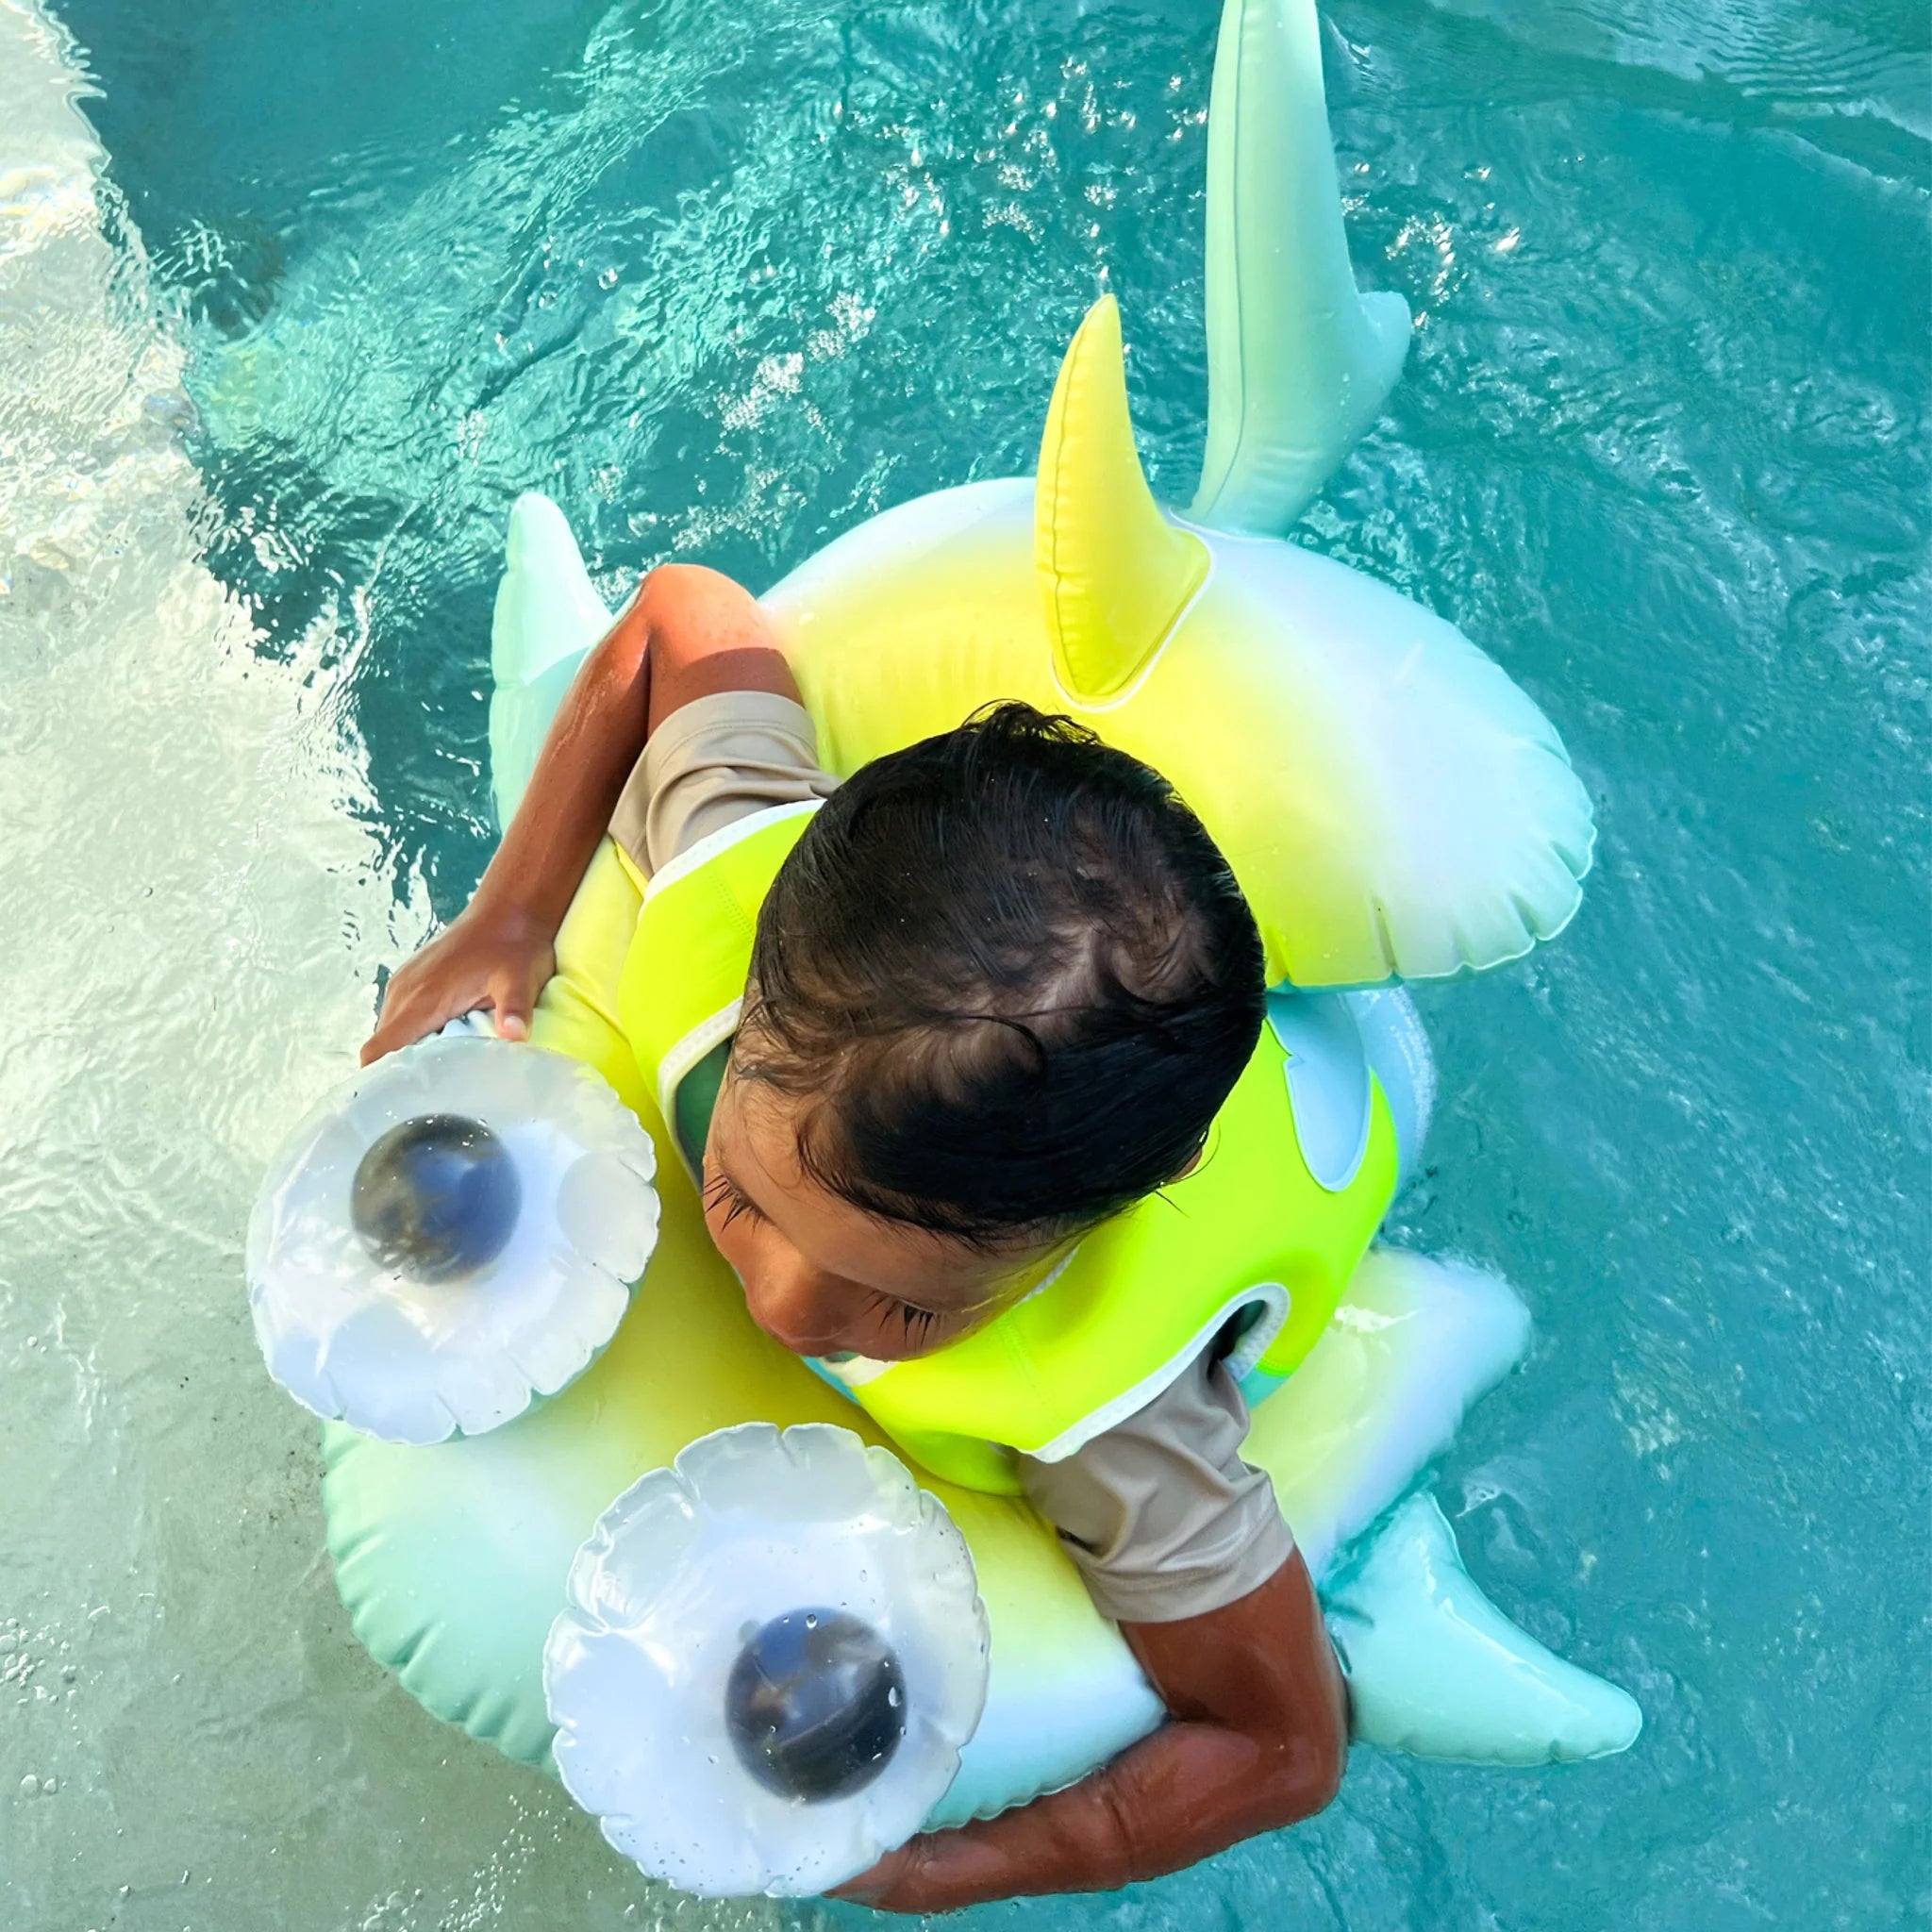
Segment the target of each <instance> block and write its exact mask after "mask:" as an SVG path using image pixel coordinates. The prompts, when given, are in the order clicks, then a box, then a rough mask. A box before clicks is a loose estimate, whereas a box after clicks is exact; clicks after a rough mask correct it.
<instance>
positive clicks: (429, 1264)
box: [349, 1113, 523, 1282]
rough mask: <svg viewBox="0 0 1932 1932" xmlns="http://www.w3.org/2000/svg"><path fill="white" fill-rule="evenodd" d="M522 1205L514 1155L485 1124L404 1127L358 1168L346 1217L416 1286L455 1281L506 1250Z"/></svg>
mask: <svg viewBox="0 0 1932 1932" xmlns="http://www.w3.org/2000/svg"><path fill="white" fill-rule="evenodd" d="M522 1205H523V1187H522V1185H521V1183H520V1182H519V1181H518V1179H517V1167H516V1162H515V1161H514V1160H512V1159H511V1158H510V1154H509V1149H508V1148H507V1147H506V1146H505V1145H504V1144H503V1142H502V1141H500V1140H498V1139H497V1137H496V1136H495V1135H494V1134H493V1133H491V1130H490V1129H489V1128H488V1127H486V1126H485V1125H484V1124H483V1123H482V1122H481V1121H473V1120H465V1119H464V1118H463V1117H462V1116H461V1115H460V1114H452V1113H430V1114H422V1115H419V1116H418V1117H417V1118H416V1119H415V1120H409V1121H404V1122H403V1123H402V1124H400V1125H398V1126H393V1127H391V1129H390V1130H389V1132H388V1133H386V1134H385V1135H383V1137H382V1138H381V1139H380V1140H379V1141H376V1142H375V1145H374V1146H373V1147H371V1148H370V1150H369V1151H368V1153H366V1154H365V1155H364V1156H363V1157H362V1159H361V1161H360V1163H359V1164H358V1167H357V1169H356V1180H355V1184H354V1186H353V1187H352V1188H351V1190H350V1194H349V1215H350V1219H351V1220H352V1221H353V1222H354V1223H355V1227H356V1232H357V1233H358V1235H360V1236H361V1237H362V1244H363V1246H365V1247H366V1248H367V1249H368V1250H369V1252H370V1253H371V1254H372V1255H373V1256H374V1257H375V1259H376V1260H377V1262H379V1263H380V1264H381V1265H382V1266H383V1267H385V1268H393V1269H395V1270H396V1271H397V1273H399V1274H407V1275H408V1277H409V1278H410V1280H412V1281H420V1282H445V1281H459V1280H460V1279H461V1278H462V1277H463V1276H464V1275H466V1274H475V1272H476V1271H477V1269H479V1268H483V1267H487V1266H488V1265H489V1264H490V1263H491V1261H493V1260H495V1258H496V1257H497V1256H499V1255H500V1254H502V1253H503V1251H504V1248H505V1247H506V1246H507V1245H508V1241H509V1238H510V1235H511V1233H512V1232H513V1231H514V1230H515V1227H516V1224H517V1210H518V1208H520V1207H521V1206H522Z"/></svg>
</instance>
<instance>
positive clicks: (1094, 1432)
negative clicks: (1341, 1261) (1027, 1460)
mask: <svg viewBox="0 0 1932 1932" xmlns="http://www.w3.org/2000/svg"><path fill="white" fill-rule="evenodd" d="M1292 1300H1293V1297H1292V1296H1291V1295H1290V1293H1289V1291H1288V1290H1287V1289H1286V1288H1285V1287H1283V1286H1282V1284H1281V1283H1280V1282H1278V1281H1257V1282H1256V1283H1255V1285H1254V1286H1253V1287H1252V1288H1244V1289H1243V1290H1242V1291H1241V1293H1240V1294H1238V1295H1235V1296H1233V1297H1232V1298H1231V1299H1230V1300H1228V1301H1227V1302H1225V1303H1224V1305H1223V1306H1222V1308H1221V1310H1220V1312H1219V1313H1218V1314H1215V1315H1212V1316H1210V1317H1209V1318H1208V1321H1207V1322H1206V1323H1204V1324H1202V1326H1201V1328H1200V1330H1199V1331H1198V1332H1197V1333H1196V1335H1195V1336H1194V1339H1193V1340H1192V1341H1190V1342H1189V1343H1188V1345H1187V1346H1186V1347H1185V1348H1183V1349H1182V1350H1181V1351H1180V1353H1179V1354H1178V1355H1176V1356H1174V1357H1173V1358H1172V1359H1171V1360H1169V1361H1167V1362H1164V1363H1163V1364H1162V1365H1161V1366H1160V1367H1159V1368H1158V1369H1156V1370H1155V1371H1154V1373H1153V1374H1151V1375H1143V1376H1141V1379H1140V1380H1139V1381H1138V1382H1136V1383H1135V1384H1134V1386H1133V1387H1132V1388H1131V1389H1125V1390H1123V1391H1121V1393H1120V1394H1118V1395H1116V1396H1115V1397H1114V1398H1113V1400H1112V1401H1111V1402H1108V1403H1103V1404H1102V1405H1101V1407H1098V1408H1096V1409H1095V1410H1094V1411H1093V1413H1092V1414H1091V1415H1089V1416H1083V1417H1082V1418H1081V1419H1080V1420H1079V1421H1078V1422H1076V1423H1075V1424H1073V1426H1072V1427H1071V1428H1065V1429H1062V1430H1061V1431H1060V1432H1059V1434H1058V1436H1056V1437H1055V1438H1054V1439H1053V1441H1051V1442H1048V1443H1046V1444H1045V1445H1044V1446H1043V1447H1041V1448H1039V1449H1028V1450H1026V1451H1025V1452H1024V1453H1025V1454H1026V1455H1028V1456H1030V1457H1032V1458H1033V1459H1034V1461H1036V1462H1064V1461H1065V1460H1066V1459H1067V1457H1069V1456H1072V1455H1074V1454H1075V1453H1076V1452H1077V1451H1079V1450H1081V1449H1084V1448H1085V1447H1086V1446H1087V1444H1088V1443H1089V1442H1091V1441H1092V1440H1093V1439H1094V1437H1096V1436H1104V1435H1105V1434H1106V1433H1107V1432H1108V1429H1110V1428H1112V1427H1113V1426H1114V1425H1115V1424H1118V1423H1124V1422H1125V1421H1126V1419H1127V1418H1128V1417H1129V1416H1130V1415H1139V1414H1140V1412H1141V1410H1142V1409H1143V1408H1145V1407H1147V1405H1148V1404H1149V1403H1150V1402H1152V1401H1153V1400H1154V1398H1155V1397H1156V1396H1157V1395H1163V1394H1165V1393H1166V1392H1167V1391H1168V1390H1169V1389H1171V1388H1172V1387H1173V1386H1174V1383H1176V1382H1177V1381H1179V1380H1180V1378H1181V1376H1182V1375H1183V1374H1185V1373H1186V1371H1187V1368H1188V1365H1189V1364H1190V1363H1191V1362H1192V1361H1194V1360H1195V1359H1196V1358H1197V1357H1199V1355H1200V1353H1201V1351H1202V1350H1203V1349H1205V1348H1207V1347H1208V1345H1209V1344H1210V1343H1211V1342H1212V1341H1213V1340H1214V1338H1215V1337H1216V1336H1217V1335H1219V1334H1220V1333H1221V1331H1222V1330H1223V1329H1224V1327H1226V1326H1227V1324H1228V1323H1229V1322H1231V1321H1232V1320H1233V1319H1234V1318H1235V1316H1237V1315H1238V1314H1240V1313H1241V1310H1242V1309H1243V1308H1249V1307H1255V1306H1256V1305H1257V1303H1258V1304H1259V1305H1260V1307H1262V1308H1263V1309H1264V1310H1266V1312H1265V1313H1264V1314H1263V1315H1262V1317H1261V1319H1260V1320H1259V1321H1258V1322H1257V1323H1256V1324H1254V1325H1253V1326H1252V1327H1251V1328H1250V1329H1249V1330H1248V1332H1247V1333H1246V1334H1245V1335H1243V1336H1242V1337H1241V1341H1239V1342H1238V1343H1237V1344H1236V1346H1235V1349H1234V1352H1233V1354H1231V1355H1230V1356H1229V1357H1228V1358H1227V1372H1228V1374H1230V1375H1232V1376H1233V1377H1234V1378H1235V1380H1236V1381H1237V1382H1239V1381H1240V1380H1241V1377H1242V1376H1243V1375H1245V1374H1247V1373H1248V1371H1249V1370H1250V1369H1252V1368H1253V1367H1254V1366H1255V1364H1256V1363H1257V1361H1259V1360H1260V1359H1261V1357H1263V1356H1264V1355H1266V1354H1267V1353H1268V1349H1269V1346H1270V1344H1271V1343H1272V1342H1273V1341H1274V1338H1275V1337H1276V1336H1277V1335H1279V1334H1280V1333H1281V1331H1282V1329H1283V1328H1284V1327H1285V1326H1286V1325H1287V1324H1288V1313H1289V1308H1290V1306H1291V1302H1292Z"/></svg>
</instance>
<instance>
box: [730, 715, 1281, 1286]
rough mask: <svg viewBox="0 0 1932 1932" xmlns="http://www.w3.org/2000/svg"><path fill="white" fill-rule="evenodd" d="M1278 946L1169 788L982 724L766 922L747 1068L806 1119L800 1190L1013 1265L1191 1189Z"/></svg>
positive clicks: (797, 851)
mask: <svg viewBox="0 0 1932 1932" xmlns="http://www.w3.org/2000/svg"><path fill="white" fill-rule="evenodd" d="M1264 978H1265V974H1264V971H1263V966H1262V954H1261V941H1260V936H1259V934H1258V933H1257V930H1256V927H1255V921H1254V916H1253V914H1252V913H1251V912H1250V911H1249V910H1248V906H1247V902H1246V900H1245V899H1243V898H1242V896H1241V889H1240V888H1239V887H1238V886H1237V885H1236V883H1235V879H1234V874H1233V873H1232V872H1230V871H1229V869H1228V865H1227V861H1226V860H1225V859H1224V858H1223V857H1222V856H1221V853H1220V851H1219V850H1218V849H1217V847H1216V846H1215V844H1214V841H1212V840H1211V839H1210V838H1209V837H1208V833H1207V831H1206V830H1205V829H1204V828H1203V826H1202V824H1201V822H1200V820H1199V819H1197V818H1196V817H1195V816H1194V815H1193V813H1192V812H1191V811H1190V810H1189V809H1188V808H1187V807H1186V806H1185V805H1184V804H1183V803H1182V802H1181V800H1180V799H1179V798H1178V797H1177V796H1176V795H1175V793H1174V789H1173V787H1172V786H1170V785H1169V784H1168V783H1167V781H1166V780H1165V779H1164V778H1162V777H1161V776H1160V775H1159V774H1158V773H1157V772H1154V771H1152V770H1150V769H1149V768H1148V767H1147V766H1145V765H1143V764H1141V762H1140V761H1139V760H1138V759H1136V758H1129V757H1128V756H1127V755H1126V754H1125V753H1124V752H1121V751H1116V750H1114V749H1113V748H1112V747H1111V746H1109V745H1106V744H1103V743H1102V742H1101V741H1100V740H1099V739H1097V738H1096V737H1094V735H1093V734H1092V733H1091V731H1088V730H1086V729H1084V728H1083V727H1082V726H1080V725H1078V724H1074V722H1073V721H1072V720H1070V719H1066V718H1053V717H1047V716H1045V715H1043V714H1042V713H1041V712H1039V711H1036V710H1035V709H1033V708H1032V707H1031V706H1029V705H1020V704H1007V705H1000V706H997V707H995V708H991V709H989V710H986V711H984V712H982V713H980V714H978V715H976V716H975V717H974V718H972V719H971V720H969V721H968V722H967V723H966V724H962V725H961V726H960V727H959V728H958V730H956V731H947V732H942V733H941V735H940V736H938V737H936V738H928V739H925V740H923V741H921V742H920V743H917V744H913V745H909V746H908V747H907V748H906V749H905V750H904V751H899V752H893V753H891V755H889V756H888V757H885V758H879V759H877V760H876V761H874V763H872V764H870V765H867V766H865V767H864V768H863V769H862V770H860V771H859V772H858V773H857V774H855V775H854V776H853V777H852V778H850V779H849V780H847V782H846V783H845V784H844V785H843V786H842V787H841V789H840V790H839V791H836V792H835V793H834V794H833V795H832V797H831V798H830V800H829V801H827V803H826V804H825V805H824V807H823V808H821V809H820V810H819V812H818V813H817V815H816V816H815V817H814V818H813V820H812V822H811V824H810V825H809V826H808V828H807V830H806V833H805V835H804V837H803V838H801V839H800V841H798V843H797V845H796V846H795V847H794V848H793V849H792V851H791V855H790V857H789V858H787V859H786V861H785V863H784V865H783V866H782V867H781V868H780V870H779V873H778V876H777V879H776V881H775V882H774V885H773V888H772V891H771V892H770V894H769V895H768V896H767V898H766V900H765V903H764V907H763V909H762V910H761V911H760V913H759V915H758V935H757V939H756V941H755V943H754V946H753V952H752V970H751V981H750V985H749V987H748V989H747V992H746V1002H745V1008H744V1012H743V1016H742V1018H741V1024H740V1028H739V1034H738V1041H737V1044H736V1046H735V1047H734V1049H733V1058H732V1066H733V1070H734V1071H735V1072H736V1073H737V1074H739V1075H740V1076H741V1077H743V1078H747V1079H751V1080H756V1081H758V1082H761V1083H763V1084H764V1085H767V1086H769V1087H771V1088H774V1089H775V1090H777V1091H780V1092H783V1093H785V1094H787V1095H790V1096H791V1097H794V1098H797V1099H800V1100H803V1101H804V1102H806V1103H807V1105H806V1106H805V1107H804V1108H802V1109H801V1114H800V1119H799V1124H798V1152H799V1158H800V1162H801V1165H802V1167H803V1168H804V1171H805V1172H806V1173H807V1174H808V1175H809V1176H810V1177H811V1178H812V1179H813V1180H815V1181H816V1182H817V1183H818V1184H819V1185H820V1186H822V1187H824V1188H826V1189H828V1190H829V1191H831V1192H832V1193H834V1194H837V1195H839V1196H841V1198H842V1199H844V1200H846V1201H849V1202H850V1203H852V1204H853V1205H854V1206H855V1207H858V1208H862V1209H864V1210H865V1211H867V1212H868V1213H872V1214H875V1215H878V1216H881V1217H883V1218H884V1219H887V1220H890V1221H894V1222H899V1223H903V1224H909V1225H911V1226H914V1227H919V1228H924V1229H926V1230H927V1231H929V1232H931V1233H934V1234H941V1235H947V1236H952V1237H954V1238H956V1239H960V1240H964V1241H969V1242H972V1243H974V1245H977V1246H981V1247H986V1248H999V1247H1006V1246H1009V1245H1014V1246H1017V1245H1020V1244H1022V1243H1028V1242H1041V1243H1044V1242H1047V1241H1054V1240H1058V1239H1060V1238H1062V1237H1064V1236H1065V1235H1067V1234H1070V1233H1074V1232H1076V1231H1078V1230H1080V1229H1083V1228H1085V1227H1088V1226H1091V1225H1092V1224H1095V1223H1097V1222H1100V1221H1102V1220H1105V1219H1106V1218H1107V1217H1108V1215H1110V1214H1113V1213H1115V1212H1117V1211H1118V1210H1119V1209H1120V1208H1124V1207H1125V1206H1127V1205H1128V1204H1129V1203H1130V1202H1133V1201H1137V1200H1139V1199H1141V1197H1142V1196H1143V1195H1146V1194H1149V1193H1152V1192H1153V1191H1156V1190H1157V1189H1158V1188H1160V1187H1161V1186H1163V1185H1164V1184H1165V1183H1167V1182H1169V1181H1172V1180H1174V1179H1176V1178H1177V1177H1178V1176H1179V1175H1180V1174H1183V1173H1185V1172H1186V1170H1187V1168H1188V1167H1189V1165H1190V1164H1191V1162H1192V1161H1193V1160H1194V1158H1196V1156H1198V1155H1199V1153H1200V1152H1201V1149H1202V1146H1203V1144H1204V1142H1205V1141H1206V1139H1207V1135H1208V1127H1209V1125H1210V1124H1211V1123H1212V1121H1213V1119H1214V1116H1215V1114H1216V1113H1217V1112H1218V1111H1219V1110H1220V1108H1221V1106H1222V1103H1223V1102H1224V1100H1225V1099H1226V1098H1227V1095H1228V1092H1229V1091H1230V1090H1231V1089H1232V1087H1233V1086H1234V1083H1235V1081H1236V1080H1237V1079H1238V1078H1239V1077H1240V1075H1241V1070H1242V1068H1243V1067H1244V1066H1246V1064H1247V1062H1248V1058H1249V1056H1250V1055H1251V1054H1252V1053H1253V1052H1254V1049H1255V1041H1256V1040H1257V1037H1258V1036H1259V1033H1260V1028H1261V1021H1262V1016H1263V995H1264Z"/></svg>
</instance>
